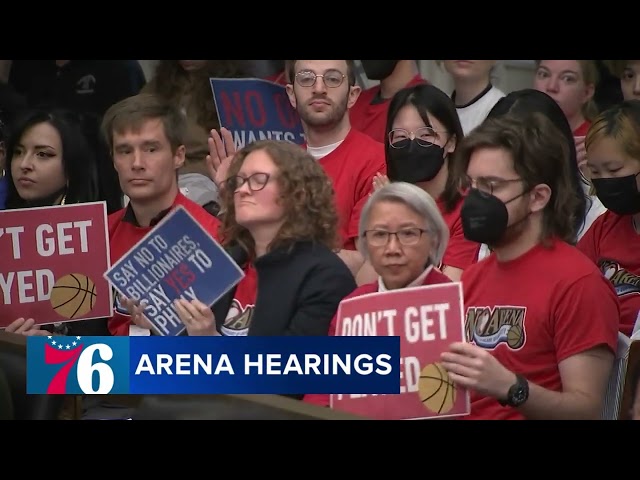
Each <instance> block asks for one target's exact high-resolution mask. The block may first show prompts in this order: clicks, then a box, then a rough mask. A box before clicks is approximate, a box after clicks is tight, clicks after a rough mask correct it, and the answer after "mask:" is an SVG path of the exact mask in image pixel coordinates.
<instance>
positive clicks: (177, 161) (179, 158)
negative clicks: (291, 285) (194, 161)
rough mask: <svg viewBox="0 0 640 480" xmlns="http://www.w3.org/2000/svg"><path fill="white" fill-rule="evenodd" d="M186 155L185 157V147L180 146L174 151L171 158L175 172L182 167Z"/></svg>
mask: <svg viewBox="0 0 640 480" xmlns="http://www.w3.org/2000/svg"><path fill="white" fill-rule="evenodd" d="M186 155H187V147H185V146H184V145H180V146H179V147H178V148H177V149H176V153H175V155H174V156H173V166H174V168H175V169H176V170H178V169H179V168H181V167H182V166H183V165H184V162H185V160H186Z"/></svg>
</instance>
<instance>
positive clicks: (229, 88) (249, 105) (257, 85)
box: [209, 78, 304, 149]
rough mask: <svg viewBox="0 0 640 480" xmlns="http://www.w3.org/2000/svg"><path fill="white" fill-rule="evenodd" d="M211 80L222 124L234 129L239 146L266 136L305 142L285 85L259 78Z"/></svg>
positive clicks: (236, 143)
mask: <svg viewBox="0 0 640 480" xmlns="http://www.w3.org/2000/svg"><path fill="white" fill-rule="evenodd" d="M209 80H210V82H211V90H212V91H213V100H214V102H215V105H216V111H217V113H218V118H219V119H220V125H221V126H222V127H225V128H226V129H228V130H229V131H231V134H232V135H233V141H234V143H235V146H236V149H240V148H242V147H244V146H245V145H247V144H249V143H252V142H255V141H256V140H263V139H271V140H286V141H288V142H292V143H297V144H298V145H300V144H302V143H304V133H303V131H302V124H301V123H300V117H299V116H298V113H297V112H296V111H295V110H294V108H293V107H292V106H291V103H289V98H288V97H287V92H286V89H285V87H284V86H282V85H278V84H277V83H273V82H270V81H268V80H262V79H259V78H211V79H209Z"/></svg>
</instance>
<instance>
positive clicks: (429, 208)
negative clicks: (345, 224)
mask: <svg viewBox="0 0 640 480" xmlns="http://www.w3.org/2000/svg"><path fill="white" fill-rule="evenodd" d="M385 201H390V202H398V203H402V204H403V205H406V206H407V207H409V208H410V209H411V210H413V211H414V212H416V213H417V214H418V215H420V216H421V217H423V218H425V219H426V220H427V223H428V227H427V228H428V229H429V233H431V235H432V236H433V239H434V245H433V249H432V251H431V255H430V260H431V262H432V263H433V265H435V266H436V267H438V266H440V263H441V262H442V257H444V251H445V250H446V249H447V245H448V244H449V227H448V226H447V224H446V222H445V221H444V218H442V214H441V213H440V209H439V208H438V205H437V204H436V202H435V200H434V199H433V197H431V195H429V194H428V193H427V192H425V191H424V190H423V189H421V188H420V187H418V186H416V185H413V184H411V183H406V182H392V183H389V184H387V185H385V186H384V187H382V188H380V189H379V190H376V191H375V192H373V194H372V195H371V196H370V197H369V199H368V200H367V203H365V205H364V207H363V208H362V213H361V214H360V224H359V225H358V243H359V245H358V246H359V247H360V251H361V252H362V255H363V256H364V257H365V258H368V256H369V254H368V251H367V246H366V243H365V239H364V232H365V230H366V228H367V225H368V223H369V216H370V215H371V209H372V208H373V206H374V205H375V204H376V203H379V202H385Z"/></svg>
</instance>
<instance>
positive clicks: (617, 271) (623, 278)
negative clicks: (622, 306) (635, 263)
mask: <svg viewBox="0 0 640 480" xmlns="http://www.w3.org/2000/svg"><path fill="white" fill-rule="evenodd" d="M598 266H599V267H600V271H601V272H602V274H603V275H604V278H606V279H607V280H609V281H610V282H611V284H612V285H613V288H615V289H616V293H617V294H618V296H619V297H621V296H622V295H630V294H632V293H640V277H639V276H638V275H634V274H633V273H630V272H628V271H627V270H625V269H624V268H622V267H621V266H620V264H619V263H618V262H616V261H615V260H608V259H604V258H603V259H601V260H600V261H599V262H598Z"/></svg>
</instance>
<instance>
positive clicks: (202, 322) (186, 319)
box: [175, 298, 216, 337]
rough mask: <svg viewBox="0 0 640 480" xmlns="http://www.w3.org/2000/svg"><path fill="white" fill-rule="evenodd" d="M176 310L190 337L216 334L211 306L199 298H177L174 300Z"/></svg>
mask: <svg viewBox="0 0 640 480" xmlns="http://www.w3.org/2000/svg"><path fill="white" fill-rule="evenodd" d="M175 306H176V312H178V316H179V317H180V320H182V323H184V324H185V326H186V327H187V333H188V334H189V336H191V337H195V336H207V335H208V336H213V335H216V319H215V317H214V316H213V312H212V311H211V308H209V307H208V306H206V305H205V304H204V303H202V302H201V301H200V300H198V299H196V298H194V299H193V300H191V301H189V300H185V299H184V298H179V299H177V300H176V301H175Z"/></svg>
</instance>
